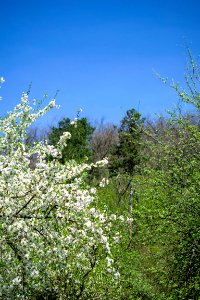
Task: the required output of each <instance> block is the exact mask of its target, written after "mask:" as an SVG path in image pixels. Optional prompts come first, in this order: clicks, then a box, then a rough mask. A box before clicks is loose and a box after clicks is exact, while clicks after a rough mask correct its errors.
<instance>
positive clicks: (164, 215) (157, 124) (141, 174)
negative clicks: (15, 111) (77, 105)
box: [0, 52, 200, 300]
mask: <svg viewBox="0 0 200 300" xmlns="http://www.w3.org/2000/svg"><path fill="white" fill-rule="evenodd" d="M189 58H190V64H189V66H188V69H187V73H186V76H185V78H186V85H185V88H180V87H179V86H177V85H175V84H174V83H173V84H172V85H171V87H172V88H173V89H174V90H175V91H176V93H177V94H178V97H179V100H181V101H182V103H188V104H189V108H190V110H188V111H187V112H185V111H184V112H183V111H182V108H181V106H180V104H179V106H178V107H177V108H176V109H174V110H173V111H171V112H168V115H167V116H165V117H164V116H161V117H158V118H157V119H156V120H153V121H152V120H146V119H145V118H143V117H142V116H141V115H140V113H139V112H137V111H136V110H135V109H130V110H128V111H127V113H126V115H125V116H124V117H123V119H122V120H121V123H120V125H119V126H114V125H112V124H109V125H103V126H100V127H99V128H96V130H95V131H94V128H93V127H92V126H91V124H90V123H89V121H88V120H87V119H85V118H82V119H81V118H78V119H76V120H75V122H71V121H70V119H68V118H65V119H64V120H62V121H61V122H60V123H59V124H58V126H57V127H56V126H54V127H53V128H51V130H50V132H49V133H48V143H49V145H46V146H45V145H43V146H42V144H41V143H38V142H37V143H28V142H27V140H31V131H29V139H27V137H26V139H24V141H25V145H26V150H19V149H21V148H20V147H22V146H20V147H19V149H18V148H17V146H16V145H18V146H19V143H20V145H22V137H21V140H20V142H19V141H16V137H18V136H19V132H18V133H17V134H16V135H15V147H14V148H13V149H10V148H9V146H7V148H5V147H4V148H2V149H3V150H1V151H3V152H2V154H1V156H2V157H5V156H6V155H7V156H8V157H11V156H10V155H11V154H12V155H13V153H14V152H16V151H21V152H20V155H22V153H24V152H23V151H25V152H28V151H29V152H30V154H31V155H33V154H35V153H38V152H39V153H40V154H41V153H43V156H42V154H41V156H42V158H41V161H40V158H39V162H38V157H37V158H36V161H35V163H34V164H33V165H32V166H31V168H30V170H29V171H28V172H29V173H30V174H32V175H31V176H32V177H30V178H33V177H34V176H35V177H34V178H36V179H37V178H39V179H41V177H40V176H41V175H38V173H37V171H38V170H39V174H41V172H45V174H46V175H45V176H46V177H45V178H46V180H47V182H48V186H49V188H50V186H51V185H52V184H53V185H54V188H53V192H52V189H50V190H48V189H47V190H46V189H45V190H44V189H43V188H42V187H41V186H40V187H38V189H37V191H38V195H39V196H37V197H36V196H35V197H36V199H35V200H34V201H35V202H33V203H32V206H33V207H32V206H31V207H30V208H29V210H26V209H25V208H26V203H27V202H26V201H27V200H28V199H30V196H28V198H26V199H25V200H26V201H25V202H22V203H21V202H20V203H21V204H20V205H21V206H22V208H20V207H21V206H20V207H19V208H18V209H17V205H16V203H14V202H13V199H14V198H15V199H18V198H20V197H22V196H21V194H20V195H17V194H16V192H15V191H14V190H12V192H10V190H11V188H10V187H8V181H7V180H8V175H7V173H6V172H8V171H6V172H5V170H4V173H5V174H4V173H2V174H3V175H1V178H2V179H1V180H2V183H3V184H4V190H3V189H2V191H1V220H2V221H1V240H2V241H3V242H2V243H4V240H6V242H7V244H5V243H4V244H5V245H4V244H2V245H3V246H1V253H2V254H1V257H2V258H1V265H0V268H1V269H0V272H1V273H0V284H1V286H2V287H4V289H3V291H4V294H2V295H3V296H2V297H3V298H2V299H111V300H112V299H147V300H148V299H152V300H153V299H163V300H164V299H169V300H173V299H174V300H176V299H181V300H182V299H183V300H184V299H190V300H198V299H200V298H199V297H200V220H199V216H200V197H199V195H200V155H199V153H200V120H199V109H200V91H199V82H200V73H199V67H200V66H199V65H198V63H197V62H195V61H194V60H193V58H192V56H191V54H190V52H189ZM164 81H165V80H164ZM24 101H25V100H24ZM23 118H25V116H24V115H23V113H22V121H23V120H24V119H23ZM2 122H3V121H2ZM23 122H24V123H25V120H24V121H23ZM23 122H22V123H23ZM4 123H5V124H7V123H8V120H7V123H6V121H4ZM4 123H2V128H3V129H4V130H5V124H4ZM26 125H27V126H26V128H27V127H28V124H26ZM3 126H4V127H3ZM13 126H14V127H13V128H14V129H13V130H14V131H15V132H16V130H19V129H20V127H16V124H15V125H13ZM6 130H7V129H6ZM66 132H70V134H69V135H71V139H69V140H67V138H68V137H69V136H68V137H66ZM11 133H12V132H11ZM6 134H7V138H9V140H7V143H8V142H9V141H12V139H13V136H14V133H12V134H10V133H9V132H7V133H6ZM9 134H10V135H9ZM20 134H21V133H20ZM63 140H65V142H63ZM17 143H18V144H17ZM2 145H3V144H2ZM33 145H34V146H33ZM38 145H40V146H38ZM2 147H3V146H2ZM34 147H35V148H34ZM42 147H46V148H42ZM54 147H55V148H54ZM52 149H53V150H52ZM55 149H58V152H59V153H58V154H55ZM11 150H12V151H11ZM47 150H48V151H47ZM50 150H51V151H50ZM9 151H11V152H12V153H11V154H10V153H9ZM44 153H45V155H44ZM20 157H21V156H17V155H16V161H15V162H16V164H17V163H18V161H19V160H21V158H20ZM31 157H32V156H30V160H31ZM86 157H87V158H86ZM105 157H107V158H108V164H106V163H105V161H104V162H103V163H100V162H99V161H98V160H99V159H103V158H105ZM88 160H89V161H90V162H91V164H86V163H85V162H86V161H88ZM2 163H4V164H5V161H4V159H3V158H2ZM27 163H28V161H27ZM29 164H30V161H29ZM38 164H39V166H38ZM45 165H46V167H45ZM99 165H101V166H102V167H101V168H100V169H99V168H98V166H99ZM2 168H3V167H2ZM4 168H7V166H6V167H4ZM17 168H18V167H17ZM38 168H39V169H38ZM46 168H47V169H46ZM19 170H20V172H21V169H20V168H19ZM23 172H24V171H23ZM51 172H52V175H51ZM57 172H58V173H57ZM9 174H10V176H11V177H12V178H14V179H15V176H18V175H17V173H16V174H13V173H12V174H11V173H9ZM58 174H61V175H59V176H61V177H62V178H61V177H59V176H58ZM63 174H64V175H63ZM67 174H68V175H67ZM3 176H4V177H3ZM26 176H27V179H26V180H28V178H29V177H28V175H27V173H26ZM37 176H39V177H37ZM63 176H64V177H63ZM53 177H55V178H57V181H55V180H54V181H52V178H53ZM15 180H16V179H15ZM9 184H10V183H9ZM17 184H18V183H16V189H19V187H17V186H18V185H17ZM24 184H25V183H24ZM34 184H36V183H35V181H34V180H32V179H30V183H29V186H28V187H26V189H25V190H24V194H26V193H27V194H28V195H29V189H30V188H31V189H32V190H34ZM58 184H61V185H62V186H65V189H67V194H68V195H67V197H68V198H70V199H72V198H73V201H72V202H70V201H69V204H68V206H67V214H66V207H65V206H63V199H62V197H65V196H66V194H65V193H66V191H65V190H64V189H63V188H60V187H57V185H58ZM5 187H6V189H5ZM21 188H22V190H23V187H21ZM13 189H14V188H13ZM5 190H6V191H7V198H8V199H10V201H11V202H10V205H11V207H12V206H13V207H14V209H15V210H16V211H17V212H16V213H15V214H12V218H11V219H9V218H8V216H10V215H9V211H8V204H9V203H7V202H6V205H7V206H5V207H4V204H2V203H3V200H2V199H4V198H5ZM95 191H96V196H95V198H94V193H95ZM19 193H20V191H19ZM3 197H4V198H3ZM40 197H42V198H44V199H45V197H50V198H49V199H48V203H45V201H44V202H40V199H39V198H40ZM55 197H58V199H59V200H58V201H57V200H55V199H54V198H55ZM82 199H86V200H84V201H86V202H85V203H84V205H83V204H81V205H82V206H81V210H77V207H76V205H77V203H79V205H80V203H82V202H81V201H82ZM88 199H89V200H88ZM20 201H21V200H20ZM28 201H29V200H28ZM87 201H89V202H88V203H87ZM34 205H35V206H36V208H37V209H34ZM4 209H5V211H4ZM20 209H21V210H20ZM33 209H34V210H33ZM33 211H34V212H35V211H37V213H38V214H37V218H36V219H37V220H34V221H31V222H32V223H30V221H29V220H30V219H31V217H30V216H31V214H33ZM22 213H23V214H22ZM28 216H29V217H28ZM16 217H18V218H19V217H20V218H21V219H23V218H24V219H23V222H25V220H26V219H28V221H29V222H25V223H23V226H27V229H26V232H25V235H27V232H28V233H29V234H30V237H26V240H27V242H24V243H25V246H26V247H27V246H29V247H31V249H34V247H35V246H34V243H36V245H39V246H38V247H41V249H43V248H44V247H47V250H48V253H49V255H52V258H51V259H50V261H49V262H48V261H47V260H46V258H45V254H44V253H45V252H44V250H41V251H40V253H38V254H37V255H36V256H35V255H34V254H33V253H32V252H31V253H29V252H26V254H27V253H28V254H27V255H29V256H30V258H31V259H30V261H28V258H27V261H25V262H24V261H23V262H22V260H23V259H22V257H20V256H19V255H21V253H23V251H22V248H21V244H22V239H24V238H25V237H24V236H23V237H22V232H21V230H22V227H20V226H19V225H18V227H19V228H18V229H17V233H16V229H15V230H14V229H13V227H12V226H13V222H15V221H14V220H15V218H16ZM31 220H32V219H31ZM9 222H10V223H9ZM111 222H112V225H113V226H111ZM21 226H22V225H21ZM31 226H32V227H31ZM85 228H86V229H85ZM34 230H35V231H37V232H39V233H37V234H39V237H38V238H37V239H36V240H35V236H34V234H33V232H34ZM80 235H81V236H80ZM82 235H84V236H82ZM50 236H52V237H53V238H52V237H50ZM53 239H54V240H53ZM59 239H60V240H59ZM65 242H68V243H69V245H68V246H65ZM49 243H50V244H49ZM51 244H52V245H53V246H51ZM47 245H48V246H47ZM53 248H56V249H57V250H55V249H54V250H55V251H57V254H56V256H55V251H54V250H53ZM5 251H8V252H9V253H10V254H9V262H8V263H5V261H4V260H5V259H6V258H7V255H6V254H5ZM32 251H33V250H32ZM54 256H55V257H54ZM33 262H34V263H33ZM31 263H32V264H33V265H31V268H32V269H33V270H32V269H31V270H32V271H31V272H35V273H34V275H30V276H29V275H28V274H26V273H27V270H29V269H28V267H27V266H28V264H31ZM45 266H47V270H46V271H45V274H46V275H45V276H49V281H48V280H47V278H46V277H45V278H44V277H43V276H42V272H44V270H45V268H46V267H45ZM6 267H10V268H14V267H15V268H16V267H17V268H18V269H17V270H18V271H16V272H19V273H20V274H21V273H23V272H24V273H23V276H24V277H23V278H24V283H23V284H22V283H21V281H20V280H19V282H18V283H16V282H15V284H13V288H12V289H10V290H9V291H8V292H6V287H8V286H9V280H10V281H13V280H15V281H16V279H15V278H17V277H16V276H17V275H16V274H17V273H16V274H14V275H13V274H12V272H11V274H9V275H8V274H6V275H5V274H4V272H5V268H6ZM34 268H35V269H34ZM66 268H67V269H68V271H67V272H65V270H66ZM37 272H38V273H37ZM24 274H25V275H24ZM18 277H19V275H18ZM40 281H41V282H40ZM17 284H18V285H17ZM20 284H21V287H20ZM51 285H55V286H56V288H53V287H52V286H51ZM12 293H13V295H15V296H13V298H12V297H11V295H12ZM37 293H38V296H37ZM16 295H17V296H16ZM18 295H19V296H18ZM17 297H18V298H17ZM20 297H21V298H20ZM23 297H24V298H23Z"/></svg>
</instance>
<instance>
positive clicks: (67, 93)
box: [0, 0, 200, 124]
mask: <svg viewBox="0 0 200 300" xmlns="http://www.w3.org/2000/svg"><path fill="white" fill-rule="evenodd" d="M199 12H200V1H195V0H190V1H184V0H182V1H180V0H173V1H171V0H168V1H145V0H143V1H139V0H137V1H135V0H113V1H112V0H106V1H105V0H91V1H89V0H63V1H62V0H56V1H51V0H40V1H38V0H34V1H32V0H30V1H29V0H26V1H22V0H21V1H20V0H18V1H14V0H4V1H3V0H1V1H0V20H1V30H0V42H1V46H0V62H1V63H0V76H3V77H5V79H6V83H5V84H4V85H3V86H2V88H1V90H0V94H1V95H2V96H3V100H2V102H1V103H0V105H1V115H3V114H5V112H6V111H8V110H11V109H12V108H13V107H14V105H16V104H17V103H18V102H19V99H20V97H21V92H23V91H26V90H27V88H28V85H29V83H30V81H32V89H31V94H30V96H31V98H38V99H40V98H42V96H43V94H44V93H48V95H49V100H51V98H52V97H53V96H54V94H55V93H56V90H57V89H59V90H60V92H59V94H58V97H57V103H58V104H60V105H61V109H60V110H58V111H57V110H54V111H53V112H52V113H50V114H49V115H48V116H47V117H46V118H44V120H43V123H44V124H47V123H48V124H50V123H51V122H52V121H54V122H55V121H59V120H60V119H61V118H62V117H67V116H69V117H71V118H73V117H74V116H75V115H76V110H77V109H78V108H80V107H81V108H82V109H83V113H82V116H86V117H88V118H89V120H90V121H92V122H95V121H96V120H98V121H100V120H101V119H102V118H103V119H104V122H114V123H118V122H119V121H120V119H121V118H122V117H123V116H124V114H125V112H126V110H128V109H130V108H135V109H137V110H139V111H140V112H141V113H142V114H143V115H154V113H156V112H158V113H161V112H164V111H165V109H169V108H171V107H172V106H173V105H174V104H175V103H176V101H177V98H176V95H175V93H174V92H173V91H172V90H171V89H170V88H168V87H167V86H165V85H163V84H162V82H161V81H160V80H159V79H158V78H157V77H156V76H155V74H154V73H153V71H152V69H155V70H156V71H158V72H159V73H160V74H161V75H162V76H163V77H165V76H166V77H169V78H174V79H175V80H177V81H182V80H183V72H184V67H185V62H186V51H185V48H184V46H185V45H186V44H187V45H189V46H190V48H191V50H192V52H193V53H194V55H197V54H199V53H200V26H199V25H200V18H199Z"/></svg>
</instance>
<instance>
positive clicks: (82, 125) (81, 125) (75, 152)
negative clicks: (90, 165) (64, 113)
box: [48, 118, 94, 163]
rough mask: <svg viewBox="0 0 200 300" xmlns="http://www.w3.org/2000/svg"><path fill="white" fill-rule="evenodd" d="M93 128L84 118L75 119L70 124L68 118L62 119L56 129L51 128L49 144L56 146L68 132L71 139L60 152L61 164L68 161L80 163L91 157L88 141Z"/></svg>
mask: <svg viewBox="0 0 200 300" xmlns="http://www.w3.org/2000/svg"><path fill="white" fill-rule="evenodd" d="M93 131H94V127H92V126H91V125H90V123H89V122H88V120H87V119H86V118H81V119H76V120H75V121H74V122H71V120H70V119H69V118H64V119H63V120H62V121H60V122H59V123H58V126H57V127H52V128H51V132H50V134H49V137H48V139H49V143H50V144H51V145H54V146H56V145H57V144H58V142H59V139H60V136H61V135H62V134H63V133H64V132H70V133H71V138H70V139H69V140H68V143H67V145H66V147H64V149H63V151H62V158H61V160H60V161H61V163H65V162H66V161H69V160H75V161H76V162H81V161H83V160H85V159H86V158H90V157H91V147H90V143H89V142H90V139H91V135H92V133H93Z"/></svg>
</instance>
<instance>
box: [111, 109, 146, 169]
mask: <svg viewBox="0 0 200 300" xmlns="http://www.w3.org/2000/svg"><path fill="white" fill-rule="evenodd" d="M143 122H144V120H143V119H142V118H141V115H140V113H139V112H137V111H136V110H135V109H130V110H128V111H127V112H126V116H125V117H124V118H123V119H122V121H121V125H120V127H119V130H118V133H119V143H118V145H116V146H115V148H114V150H113V153H112V155H111V159H110V160H111V166H110V170H111V173H113V174H116V173H118V172H120V171H121V172H122V173H123V172H125V173H126V172H127V173H128V174H132V173H133V171H134V169H135V166H136V165H138V164H139V161H140V158H141V157H140V154H139V151H140V146H141V144H140V142H141V132H142V131H141V128H142V124H143Z"/></svg>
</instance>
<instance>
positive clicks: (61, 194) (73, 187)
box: [0, 78, 118, 299]
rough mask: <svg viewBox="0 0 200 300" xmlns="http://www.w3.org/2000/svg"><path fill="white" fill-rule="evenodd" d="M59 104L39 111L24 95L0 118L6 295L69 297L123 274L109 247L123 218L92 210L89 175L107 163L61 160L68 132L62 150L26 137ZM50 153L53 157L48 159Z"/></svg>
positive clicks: (0, 243)
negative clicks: (118, 220) (45, 293)
mask: <svg viewBox="0 0 200 300" xmlns="http://www.w3.org/2000/svg"><path fill="white" fill-rule="evenodd" d="M2 81H3V79H2V78H1V82H2ZM53 106H55V101H54V100H53V101H51V102H50V103H49V105H47V106H46V107H45V108H43V109H42V110H39V111H37V112H35V111H34V112H33V109H32V107H31V106H30V105H29V99H28V95H27V94H25V93H24V94H23V95H22V99H21V103H20V104H19V105H17V106H16V107H15V109H14V110H13V111H12V112H9V113H8V115H7V116H6V117H5V118H3V119H1V120H0V132H1V134H0V253H1V256H0V263H1V267H2V268H1V270H3V272H1V273H0V298H2V299H25V298H26V295H30V299H31V298H32V296H33V295H32V296H31V293H34V292H35V293H38V292H41V293H42V291H46V290H51V292H52V293H55V294H56V295H59V299H65V298H64V296H63V295H66V293H70V292H71V293H74V292H75V293H76V294H77V295H79V293H83V292H84V291H82V287H83V286H84V288H85V289H86V291H87V293H89V291H90V293H92V291H95V289H96V286H98V288H99V287H100V286H101V285H102V286H103V284H104V279H103V277H104V276H103V275H102V274H105V272H108V273H109V276H111V277H110V278H111V279H110V280H113V282H114V280H115V278H118V272H116V270H115V269H114V266H113V259H112V254H111V250H110V249H111V244H110V243H111V239H112V240H113V241H114V240H116V238H117V237H113V235H112V234H110V230H111V222H112V220H115V219H116V218H115V216H114V215H113V216H112V220H111V219H109V218H107V216H106V215H105V214H104V213H100V212H99V211H98V210H97V209H96V208H94V207H92V204H93V201H94V197H95V189H93V188H85V187H86V183H84V182H83V178H85V177H84V176H82V175H83V173H84V172H86V171H87V170H90V169H91V168H93V167H94V166H96V167H98V166H103V165H105V164H106V163H107V160H106V159H104V160H103V161H101V162H97V163H96V164H95V165H89V164H81V165H77V164H75V163H74V162H69V163H67V164H65V165H62V164H60V163H59V160H58V159H57V158H58V157H59V153H60V148H62V147H63V146H64V145H65V144H66V141H67V140H68V139H69V138H70V133H69V132H65V133H64V134H63V135H62V137H61V138H60V141H59V145H58V149H56V148H55V147H53V146H49V145H47V144H46V143H42V142H41V143H36V144H34V145H32V146H29V145H26V144H25V142H24V141H25V138H26V130H27V128H28V127H29V126H30V124H31V123H32V122H33V121H35V120H36V119H37V118H38V117H39V116H41V115H43V114H45V113H46V112H47V111H48V110H49V109H51V108H52V107H53ZM46 154H49V155H51V156H52V157H53V158H52V160H50V161H47V159H46ZM32 155H37V161H36V164H35V166H34V168H33V167H32V168H31V167H30V158H31V157H32ZM98 253H99V254H98ZM86 277H87V278H86ZM86 279H87V280H86ZM73 282H74V285H72V283H73ZM83 283H84V285H83ZM70 288H71V290H70ZM99 290H102V291H103V290H104V288H102V289H99ZM24 293H25V294H24ZM99 297H100V299H104V298H103V297H104V296H103V295H99ZM106 297H107V296H105V298H106ZM77 298H78V297H77Z"/></svg>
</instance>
